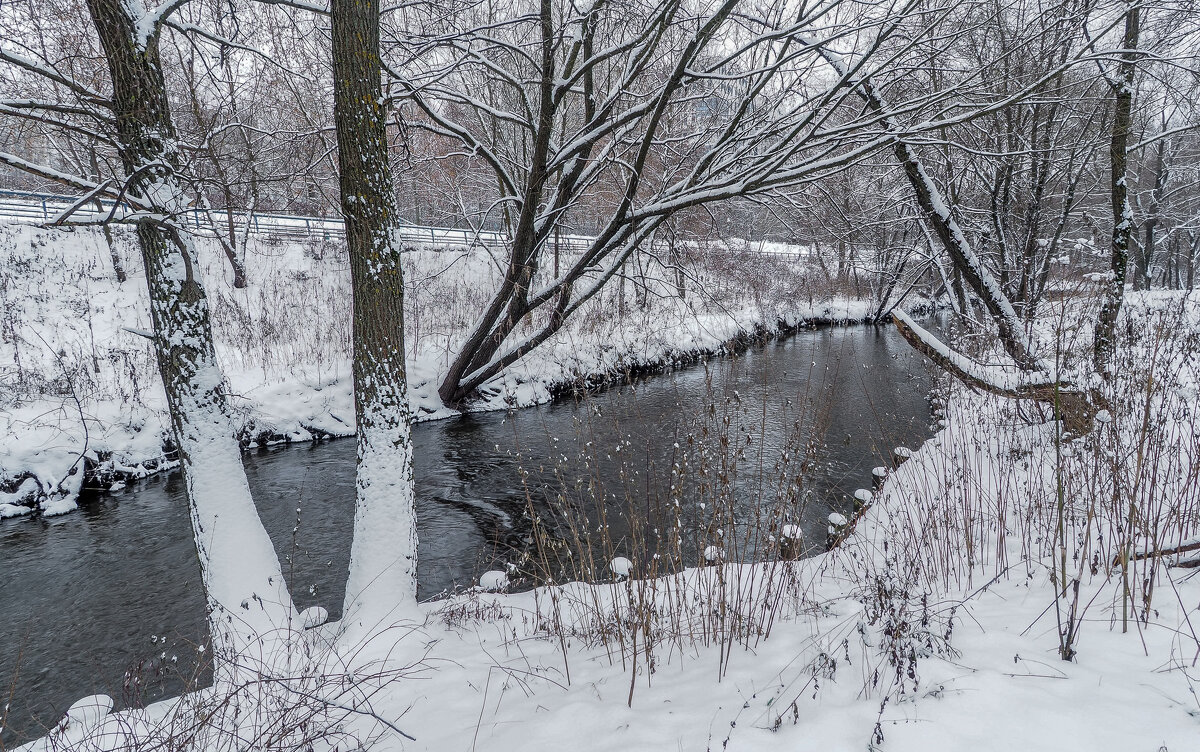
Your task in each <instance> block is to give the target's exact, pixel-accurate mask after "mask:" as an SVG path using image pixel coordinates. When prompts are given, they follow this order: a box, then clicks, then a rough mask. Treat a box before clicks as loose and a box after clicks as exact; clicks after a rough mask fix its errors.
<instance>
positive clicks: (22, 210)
mask: <svg viewBox="0 0 1200 752" xmlns="http://www.w3.org/2000/svg"><path fill="white" fill-rule="evenodd" d="M78 200H79V199H78V198H75V197H72V196H60V195H56V194H51V193H30V192H27V191H8V190H0V219H7V220H10V221H14V222H19V223H22V224H33V225H46V224H50V223H51V222H52V221H54V220H55V219H56V218H57V217H58V216H59V215H61V214H62V213H63V212H65V211H67V210H68V209H70V208H71V207H72V206H74V205H75V204H76V203H77V202H78ZM124 208H127V207H124ZM110 213H114V212H113V202H112V201H111V200H108V199H97V200H95V201H90V202H88V203H87V204H86V205H84V206H82V207H80V208H79V209H77V210H76V211H74V212H72V214H71V217H70V219H71V220H72V221H74V222H89V221H90V222H100V221H102V220H103V219H104V218H105V217H107V216H108V215H109V214H110ZM114 214H115V216H117V217H119V216H120V210H118V211H117V212H115V213H114ZM229 218H230V214H229V212H227V211H226V210H224V209H213V210H211V211H210V210H207V209H188V210H187V211H185V212H184V213H183V214H181V215H180V219H181V220H182V221H183V223H184V224H186V225H187V226H188V227H191V228H195V229H197V230H204V231H207V232H211V233H222V234H224V233H225V232H227V228H228V225H229ZM233 224H234V227H235V228H236V231H237V232H239V233H242V232H245V231H246V230H247V229H249V232H250V233H251V234H254V235H263V236H266V237H269V238H274V239H286V238H320V239H323V240H332V239H335V238H344V237H345V236H346V225H345V223H344V222H343V221H342V220H340V219H326V218H323V217H304V216H294V215H289V214H265V213H259V212H247V213H239V212H234V213H233ZM400 237H401V238H402V239H403V240H406V241H409V242H414V243H432V244H437V243H446V244H452V245H467V246H471V245H499V246H503V245H507V244H508V243H509V238H508V236H507V235H505V234H504V233H499V232H488V231H475V230H463V229H458V228H453V227H424V226H417V225H401V226H400ZM549 242H550V243H557V244H558V247H559V248H562V249H564V250H584V249H586V248H587V247H588V246H589V245H591V242H592V238H589V237H586V236H583V235H559V236H557V238H554V239H552V240H550V241H549Z"/></svg>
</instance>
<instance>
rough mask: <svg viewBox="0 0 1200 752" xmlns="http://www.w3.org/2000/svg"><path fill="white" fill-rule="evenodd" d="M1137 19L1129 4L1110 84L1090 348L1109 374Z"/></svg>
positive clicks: (1125, 260) (1122, 263)
mask: <svg viewBox="0 0 1200 752" xmlns="http://www.w3.org/2000/svg"><path fill="white" fill-rule="evenodd" d="M1140 16H1141V8H1140V6H1139V5H1137V4H1136V3H1132V2H1131V3H1129V6H1128V7H1127V8H1126V10H1125V34H1124V37H1123V40H1122V45H1121V46H1122V49H1123V52H1122V53H1121V62H1120V63H1119V64H1118V66H1117V75H1116V76H1115V77H1114V78H1113V79H1111V80H1110V81H1109V83H1110V84H1111V85H1112V87H1113V124H1112V139H1111V141H1110V142H1109V151H1108V154H1109V160H1110V164H1111V167H1112V189H1111V198H1112V212H1113V234H1112V258H1111V261H1110V268H1109V279H1108V283H1107V285H1106V286H1105V289H1104V303H1103V305H1101V307H1100V313H1099V314H1098V315H1097V316H1096V333H1095V339H1094V340H1093V345H1092V351H1093V359H1094V361H1095V365H1096V370H1097V371H1099V372H1100V373H1101V374H1107V373H1108V366H1109V363H1110V362H1111V361H1112V356H1113V352H1114V351H1115V350H1116V346H1117V343H1116V329H1117V316H1118V315H1119V314H1120V313H1121V302H1122V301H1123V300H1124V297H1125V271H1126V267H1128V266H1129V247H1130V245H1132V243H1133V208H1132V207H1131V206H1130V205H1129V184H1128V178H1127V176H1128V172H1127V166H1128V162H1129V132H1130V131H1131V130H1132V128H1133V82H1134V74H1135V73H1136V72H1137V46H1138V29H1139V26H1140Z"/></svg>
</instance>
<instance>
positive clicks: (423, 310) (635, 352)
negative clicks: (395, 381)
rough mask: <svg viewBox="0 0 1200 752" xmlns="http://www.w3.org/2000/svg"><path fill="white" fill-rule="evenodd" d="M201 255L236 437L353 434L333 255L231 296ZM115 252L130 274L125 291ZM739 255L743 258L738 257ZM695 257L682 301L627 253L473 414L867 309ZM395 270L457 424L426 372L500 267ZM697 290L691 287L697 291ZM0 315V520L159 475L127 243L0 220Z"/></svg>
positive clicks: (291, 254) (264, 242) (758, 268)
mask: <svg viewBox="0 0 1200 752" xmlns="http://www.w3.org/2000/svg"><path fill="white" fill-rule="evenodd" d="M198 245H199V248H200V252H201V259H200V261H201V263H200V267H201V273H202V276H203V278H204V281H205V284H206V287H207V290H208V292H209V295H210V297H211V299H212V306H213V318H214V329H215V336H216V340H217V347H218V355H219V357H220V360H221V363H222V366H223V368H224V371H225V374H226V377H227V378H228V380H229V382H230V388H231V392H232V394H233V395H234V397H235V405H236V408H237V409H238V410H239V412H240V414H241V415H242V418H243V429H242V439H243V442H244V443H246V444H247V445H251V446H253V445H254V444H256V443H258V442H281V441H306V440H309V439H311V438H312V437H314V436H326V435H327V436H345V435H349V434H351V433H353V431H354V409H353V403H352V400H351V384H350V377H349V375H350V365H349V329H348V327H349V306H350V299H349V278H348V271H347V269H346V264H345V259H344V258H343V257H342V253H341V249H340V247H339V246H338V245H337V244H335V243H323V242H319V241H315V240H314V241H303V242H301V241H296V240H288V241H285V242H279V243H272V242H270V241H269V240H268V239H265V238H251V239H250V241H249V246H248V248H247V250H246V268H247V272H248V276H249V285H248V286H247V287H246V288H245V289H241V290H238V289H234V288H233V286H232V274H231V272H230V271H229V268H228V265H227V263H226V262H225V260H224V259H223V257H222V255H221V252H220V251H219V249H218V248H217V246H216V244H215V243H212V242H204V241H202V242H200V243H199V244H198ZM113 250H115V252H116V253H117V254H118V255H119V257H120V258H121V259H122V260H123V262H124V265H125V266H126V268H127V270H128V280H127V281H126V282H124V283H119V282H118V281H117V279H116V275H115V273H114V265H113V261H112V252H113ZM772 250H773V251H778V249H777V248H772ZM750 255H752V256H753V258H754V263H744V260H745V259H746V258H748V257H749V256H750ZM695 256H696V257H695V258H694V259H693V260H691V261H688V262H686V263H685V264H684V277H685V278H684V285H685V287H686V289H687V290H688V291H689V292H688V294H687V295H686V299H685V300H681V299H680V297H679V295H678V293H677V292H676V280H675V277H674V272H673V270H670V269H667V268H665V267H663V266H662V265H661V264H659V263H658V262H657V261H655V260H654V259H653V258H651V257H649V255H643V256H641V257H637V258H635V259H634V260H633V261H632V262H631V263H630V264H629V265H628V269H627V277H628V281H626V282H624V283H623V284H622V285H620V286H616V285H614V286H613V287H612V288H611V289H609V290H607V291H606V293H605V294H604V295H602V296H599V297H598V299H597V300H595V301H594V303H593V304H592V305H590V306H589V307H587V308H585V309H584V310H581V311H580V312H579V314H578V315H577V316H576V318H575V319H574V320H573V321H572V322H571V323H570V324H569V326H568V327H566V328H565V330H564V331H563V332H562V333H560V335H559V336H557V337H555V338H554V339H553V340H552V341H550V342H548V343H547V345H546V346H545V347H543V348H542V349H540V350H539V351H537V352H536V353H535V354H533V355H532V356H530V357H529V358H527V359H525V360H524V361H522V362H521V363H519V364H517V365H516V366H515V367H514V368H512V369H511V370H510V371H509V372H508V373H506V374H505V375H503V376H502V377H501V378H498V379H497V380H496V381H494V382H493V383H492V384H489V385H488V386H487V387H486V389H485V390H484V391H485V393H486V394H485V398H484V399H482V400H480V401H478V402H477V403H476V404H474V405H473V406H472V409H480V410H488V409H502V408H506V407H516V406H524V405H530V404H535V403H539V402H545V401H547V400H548V399H550V398H551V396H552V394H553V393H554V390H555V389H557V388H561V387H563V386H564V385H569V384H572V383H576V382H580V381H590V382H595V381H598V380H604V379H607V378H612V377H614V376H616V375H619V374H621V373H622V372H624V371H626V370H627V369H631V368H647V367H649V368H656V367H669V366H670V365H671V363H673V362H675V361H678V360H682V359H688V358H692V357H696V356H698V355H701V354H705V353H714V352H719V351H720V350H721V349H722V348H724V347H725V346H726V345H727V343H729V342H730V341H731V340H733V339H734V338H736V337H738V336H740V335H744V334H746V333H750V332H754V331H756V330H760V331H761V330H767V331H771V330H774V329H776V328H778V327H780V326H794V325H796V324H798V323H800V322H802V321H804V320H819V321H840V320H861V319H863V318H864V317H865V316H866V315H867V314H868V312H869V310H870V306H869V304H868V303H867V302H866V301H844V300H842V301H831V300H829V299H827V298H824V299H823V298H822V297H821V296H820V295H819V294H814V293H811V292H809V290H810V287H809V286H808V285H807V284H806V281H805V277H804V269H805V268H806V267H805V265H804V264H803V262H802V261H801V260H799V258H798V257H793V256H788V255H787V254H781V253H778V252H775V253H772V254H767V255H764V254H763V252H762V249H761V248H757V247H755V248H740V249H733V250H728V251H725V252H716V253H714V252H709V253H706V254H705V255H703V256H701V255H700V254H695ZM501 260H502V259H501ZM405 261H406V264H405V274H406V283H407V286H408V290H407V295H406V298H407V299H406V301H405V303H406V311H405V316H406V322H407V326H408V331H407V338H408V358H409V378H410V399H411V401H412V403H413V407H414V412H415V414H416V415H417V416H418V419H419V420H428V419H434V418H439V417H445V416H448V415H451V414H454V413H453V412H452V411H449V410H447V409H446V408H445V407H443V406H442V404H441V402H440V400H439V399H438V397H437V393H436V389H437V385H438V378H439V375H440V374H441V373H442V371H443V369H444V368H445V366H446V362H447V359H448V357H449V355H450V351H451V348H452V347H453V346H454V345H455V344H456V343H457V342H458V340H459V339H460V338H461V337H462V336H463V334H464V332H465V329H466V327H467V326H469V325H470V324H471V323H472V322H473V321H474V320H475V317H476V316H477V315H478V312H479V311H480V310H482V309H483V306H484V304H485V302H486V296H487V294H488V293H489V292H490V291H491V290H493V289H495V287H496V283H497V280H498V269H499V265H498V263H497V259H495V258H493V256H492V252H489V251H488V250H487V249H483V248H475V249H473V250H468V249H465V248H461V247H460V248H455V247H449V248H421V247H415V248H410V249H409V250H408V251H407V252H406V254H405ZM700 288H703V289H704V290H705V294H703V295H698V294H696V292H695V290H697V289H700ZM797 291H801V292H800V293H799V294H798V293H797ZM618 310H621V311H622V313H621V314H619V315H618V314H617V313H616V312H617V311H618ZM0 311H3V317H2V319H0V516H11V515H18V514H27V513H29V511H30V510H31V508H33V507H34V506H35V505H36V506H38V508H39V509H40V511H41V512H42V513H44V514H58V513H62V512H66V511H70V510H71V509H74V508H75V499H76V496H77V494H78V492H79V490H80V487H81V484H82V482H83V478H84V473H83V472H82V470H83V467H84V465H85V464H86V465H87V466H88V468H89V470H92V471H98V472H99V476H100V478H101V479H102V480H103V483H105V484H111V483H119V482H122V481H123V480H124V479H128V478H130V477H138V476H141V475H143V474H146V473H150V472H154V471H155V470H158V469H162V468H163V467H165V466H168V465H169V462H170V460H169V457H168V456H167V455H164V437H165V435H166V434H165V427H166V421H165V415H164V397H163V393H162V388H161V385H160V384H159V378H158V375H157V370H156V366H155V364H154V361H153V357H152V353H151V349H150V347H149V342H148V341H147V340H146V338H145V336H144V333H145V332H146V331H147V330H148V329H149V328H150V324H149V316H148V311H147V304H146V289H145V283H144V281H143V280H142V278H141V270H140V261H139V258H138V254H137V252H136V246H135V245H134V243H133V242H132V238H131V237H129V236H128V235H126V234H124V233H123V232H121V231H120V230H119V229H118V230H117V231H116V235H115V239H114V243H113V248H112V249H110V247H109V244H108V243H107V242H106V240H105V237H104V235H103V234H102V233H101V232H100V231H99V230H94V229H80V230H76V231H74V232H66V231H58V230H40V229H36V228H32V227H23V226H16V225H10V226H0Z"/></svg>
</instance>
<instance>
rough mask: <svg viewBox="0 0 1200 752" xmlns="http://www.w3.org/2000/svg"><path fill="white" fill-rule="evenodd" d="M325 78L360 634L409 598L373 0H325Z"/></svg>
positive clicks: (412, 536)
mask: <svg viewBox="0 0 1200 752" xmlns="http://www.w3.org/2000/svg"><path fill="white" fill-rule="evenodd" d="M332 24H333V87H334V121H335V125H336V126H337V144H338V160H339V164H340V181H341V192H342V213H343V215H344V217H345V221H346V243H347V246H348V249H349V253H350V275H351V285H352V288H353V294H354V334H353V341H354V408H355V416H356V419H357V422H358V469H357V473H356V475H355V512H354V539H353V543H352V545H351V549H350V574H349V578H348V580H347V582H346V600H345V604H344V617H343V621H344V623H345V624H346V627H347V630H348V634H349V635H354V636H357V637H363V636H366V635H368V634H371V633H374V632H377V631H378V630H381V629H384V628H387V627H388V626H390V625H391V624H392V623H394V622H395V621H397V620H399V619H401V618H403V617H404V616H406V615H409V614H410V613H411V609H412V608H413V607H415V605H416V598H417V585H416V572H417V527H416V515H415V511H414V498H413V493H414V492H413V469H412V440H411V429H410V423H411V413H410V408H409V405H408V388H407V382H406V375H405V363H404V280H403V275H402V270H401V265H400V252H399V250H400V249H399V244H398V243H397V241H396V234H395V229H396V227H397V224H398V220H397V215H396V200H395V194H394V191H393V188H392V175H391V169H390V167H389V164H388V152H387V120H386V118H387V111H386V109H385V105H384V99H383V90H382V86H381V85H380V74H381V63H380V57H379V0H334V2H333V6H332Z"/></svg>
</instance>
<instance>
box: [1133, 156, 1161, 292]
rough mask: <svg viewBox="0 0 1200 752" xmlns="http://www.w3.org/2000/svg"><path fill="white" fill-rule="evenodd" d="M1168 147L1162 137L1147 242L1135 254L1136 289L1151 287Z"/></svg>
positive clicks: (1157, 158) (1147, 220) (1147, 225)
mask: <svg viewBox="0 0 1200 752" xmlns="http://www.w3.org/2000/svg"><path fill="white" fill-rule="evenodd" d="M1166 149H1167V139H1160V140H1159V142H1158V148H1157V149H1156V150H1155V152H1156V153H1155V165H1154V189H1153V190H1152V191H1151V192H1150V211H1149V212H1147V214H1146V233H1145V242H1144V243H1143V244H1142V249H1141V251H1139V252H1138V253H1137V254H1135V257H1136V260H1135V266H1136V267H1137V269H1136V272H1135V275H1134V278H1133V287H1134V289H1135V290H1149V289H1150V278H1151V275H1152V274H1153V269H1154V245H1155V243H1157V242H1158V241H1157V238H1156V237H1155V230H1157V229H1158V219H1159V217H1158V213H1159V207H1160V206H1161V205H1162V198H1163V191H1164V190H1165V189H1166V187H1167V160H1166ZM1168 279H1169V275H1168ZM1168 284H1169V282H1168Z"/></svg>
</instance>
